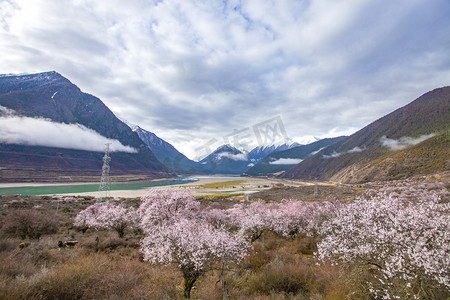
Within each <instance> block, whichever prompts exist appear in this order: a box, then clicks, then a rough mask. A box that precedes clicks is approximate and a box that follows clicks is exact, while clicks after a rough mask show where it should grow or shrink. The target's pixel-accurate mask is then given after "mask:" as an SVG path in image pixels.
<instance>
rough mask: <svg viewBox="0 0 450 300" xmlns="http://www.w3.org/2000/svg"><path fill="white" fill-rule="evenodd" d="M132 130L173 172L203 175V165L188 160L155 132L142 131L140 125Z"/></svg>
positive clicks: (132, 127)
mask: <svg viewBox="0 0 450 300" xmlns="http://www.w3.org/2000/svg"><path fill="white" fill-rule="evenodd" d="M130 128H131V129H132V130H133V131H134V132H136V133H137V134H138V136H139V137H140V139H141V140H142V141H143V142H144V143H145V144H146V145H147V146H148V147H149V148H150V150H151V151H152V152H153V153H154V154H155V156H156V158H157V159H158V160H159V161H160V162H161V163H162V164H164V165H165V166H166V167H167V168H169V169H170V170H172V171H173V172H176V173H179V174H196V173H201V172H202V170H201V167H200V166H201V165H200V164H199V163H197V162H194V161H192V160H190V159H189V158H187V157H186V156H185V155H184V154H182V153H181V152H179V151H178V150H177V149H176V148H175V147H174V146H172V145H171V144H170V143H168V142H166V141H165V140H163V139H161V138H160V137H158V136H157V135H156V134H154V133H153V132H150V131H147V130H145V129H142V128H141V127H139V126H138V125H134V126H133V125H131V126H130Z"/></svg>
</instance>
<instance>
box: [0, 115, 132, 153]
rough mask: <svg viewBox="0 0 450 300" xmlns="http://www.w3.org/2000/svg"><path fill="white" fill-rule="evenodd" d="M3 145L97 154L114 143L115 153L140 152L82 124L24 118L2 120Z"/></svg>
mask: <svg viewBox="0 0 450 300" xmlns="http://www.w3.org/2000/svg"><path fill="white" fill-rule="evenodd" d="M0 143H7V144H20V145H33V146H47V147H56V148H66V149H77V150H87V151H97V152H103V151H104V150H105V143H111V146H110V149H111V151H112V152H114V151H121V152H131V153H135V152H137V151H136V149H134V148H132V147H129V146H124V145H122V144H121V143H120V142H119V141H118V140H113V139H108V138H106V137H104V136H102V135H100V134H99V133H97V132H96V131H94V130H92V129H89V128H86V127H85V126H83V125H80V124H64V123H56V122H52V121H50V120H48V119H43V118H29V117H22V116H6V117H0Z"/></svg>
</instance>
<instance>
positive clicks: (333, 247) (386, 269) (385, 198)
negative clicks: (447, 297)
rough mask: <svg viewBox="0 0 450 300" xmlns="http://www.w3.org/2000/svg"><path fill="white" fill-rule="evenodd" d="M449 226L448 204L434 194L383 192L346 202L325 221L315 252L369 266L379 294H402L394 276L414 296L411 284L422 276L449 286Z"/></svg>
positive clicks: (389, 295) (375, 290) (333, 258)
mask: <svg viewBox="0 0 450 300" xmlns="http://www.w3.org/2000/svg"><path fill="white" fill-rule="evenodd" d="M422 194H423V193H420V195H422ZM449 224H450V204H449V203H446V204H444V203H440V200H439V197H437V196H436V195H433V194H429V195H428V197H426V198H419V199H416V200H415V201H414V202H411V201H405V200H404V199H403V197H402V196H401V195H399V194H398V193H396V194H393V195H386V194H385V193H379V194H376V195H375V196H373V198H371V199H359V200H357V201H354V202H352V203H348V204H346V205H343V206H342V207H341V208H340V209H339V210H338V211H337V215H336V217H335V218H331V219H330V220H328V221H325V222H324V223H323V225H322V226H321V228H320V231H319V232H320V234H321V235H322V236H323V240H322V241H321V242H320V243H319V244H318V251H317V256H318V257H319V258H320V259H321V260H331V261H333V262H335V263H338V262H354V261H359V262H365V263H368V264H369V265H371V266H372V267H373V268H374V272H375V274H377V275H376V281H375V282H372V283H371V284H372V288H371V290H372V292H373V293H374V294H375V296H377V297H382V298H386V299H389V298H391V297H399V296H400V295H398V294H396V291H395V289H394V287H393V281H394V280H395V281H396V282H403V286H405V287H407V290H408V293H409V295H410V296H411V295H413V294H414V291H413V289H412V288H410V287H411V286H412V285H413V283H414V282H415V281H417V280H420V279H421V278H420V277H421V276H426V278H427V279H431V280H433V281H434V282H437V283H438V284H441V285H443V286H445V287H446V288H447V289H449V288H450V234H449V232H450V230H449V229H450V228H449ZM408 297H409V296H408Z"/></svg>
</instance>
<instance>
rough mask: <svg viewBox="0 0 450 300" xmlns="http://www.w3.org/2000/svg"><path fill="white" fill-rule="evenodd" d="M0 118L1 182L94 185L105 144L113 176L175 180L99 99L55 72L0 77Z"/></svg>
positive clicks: (98, 174) (136, 136)
mask: <svg viewBox="0 0 450 300" xmlns="http://www.w3.org/2000/svg"><path fill="white" fill-rule="evenodd" d="M0 115H1V116H2V118H0V120H1V122H2V126H1V127H2V128H0V130H2V136H1V137H0V159H1V166H0V167H1V169H0V175H1V177H0V181H3V182H7V181H70V180H74V181H76V180H81V181H89V180H95V181H97V180H99V176H100V175H101V165H102V156H103V148H104V143H105V142H112V145H111V146H112V148H111V149H112V151H114V152H112V153H111V158H112V159H111V175H113V176H114V175H116V176H125V177H123V179H124V180H126V179H144V178H161V177H171V176H174V175H175V174H174V173H172V172H171V171H169V170H168V169H167V168H166V167H165V166H164V165H163V164H161V163H160V162H159V161H158V160H157V159H156V157H155V155H154V154H153V153H152V151H151V150H150V149H149V148H148V147H147V146H146V145H145V144H144V143H143V142H142V140H141V139H140V138H139V136H138V135H137V134H136V133H134V132H133V131H132V130H131V129H130V128H129V127H128V126H127V125H125V124H124V123H123V122H121V121H120V120H119V119H118V118H116V116H115V115H114V114H113V113H112V112H111V111H110V110H109V109H108V108H107V107H106V106H105V105H104V104H103V102H102V101H101V100H100V99H98V98H96V97H94V96H92V95H89V94H86V93H83V92H82V91H81V90H80V89H79V88H78V87H77V86H76V85H74V84H72V83H71V82H70V81H69V80H68V79H66V78H64V77H63V76H61V75H60V74H58V73H57V72H44V73H39V74H30V75H20V76H15V75H1V76H0ZM126 176H128V177H126Z"/></svg>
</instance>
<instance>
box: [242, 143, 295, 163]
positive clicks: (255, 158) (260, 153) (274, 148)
mask: <svg viewBox="0 0 450 300" xmlns="http://www.w3.org/2000/svg"><path fill="white" fill-rule="evenodd" d="M298 146H301V145H300V144H299V143H296V142H291V143H286V144H271V145H266V146H258V147H256V148H254V149H253V150H252V151H250V152H249V153H248V159H249V161H250V162H251V163H253V164H256V163H257V162H259V161H260V160H261V159H263V158H264V157H266V156H267V155H269V154H271V153H273V152H278V151H284V150H288V149H292V148H294V147H298Z"/></svg>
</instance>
